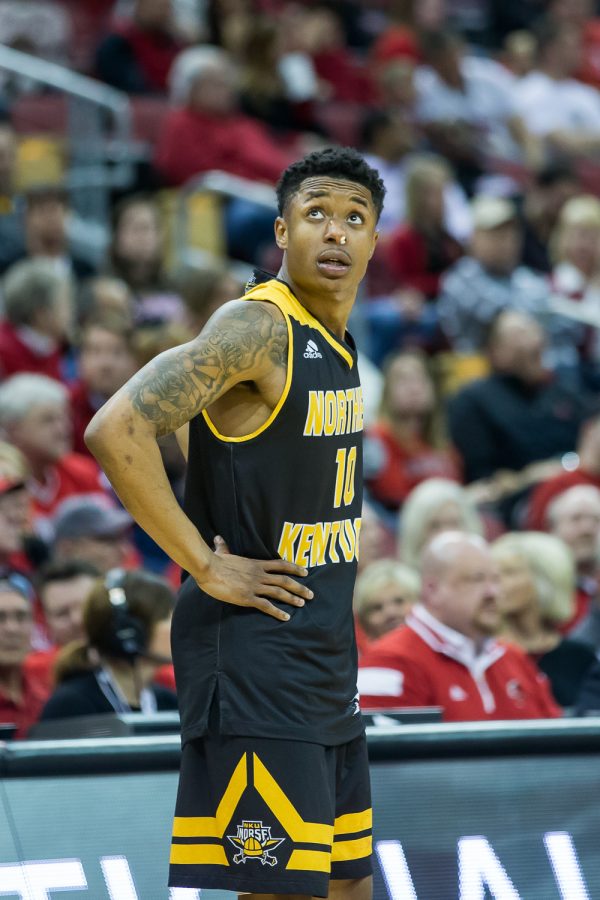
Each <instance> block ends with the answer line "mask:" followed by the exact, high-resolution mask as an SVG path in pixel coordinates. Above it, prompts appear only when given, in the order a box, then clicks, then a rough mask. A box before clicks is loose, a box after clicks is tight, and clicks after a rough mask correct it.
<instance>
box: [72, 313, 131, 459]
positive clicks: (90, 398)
mask: <svg viewBox="0 0 600 900" xmlns="http://www.w3.org/2000/svg"><path fill="white" fill-rule="evenodd" d="M78 370H79V378H78V379H77V381H75V382H73V383H72V384H71V385H70V386H69V394H70V400H71V418H72V423H73V449H74V450H75V452H76V453H86V454H87V453H88V449H87V447H86V445H85V441H84V440H83V433H84V431H85V429H86V428H87V426H88V424H89V422H90V421H91V419H92V416H94V414H95V413H96V412H97V410H99V409H100V407H101V406H102V405H103V404H104V403H106V401H107V400H108V399H109V398H110V397H112V395H113V394H114V393H115V391H117V390H118V389H119V388H120V387H121V386H122V385H123V384H125V382H126V381H127V380H128V379H129V378H131V376H132V375H133V374H134V372H135V370H136V365H135V357H134V355H133V349H132V329H131V323H130V322H129V321H128V320H127V319H123V318H122V317H121V316H120V315H118V314H116V313H114V314H113V315H110V314H106V313H105V314H104V315H96V316H95V317H89V318H88V319H87V321H86V322H85V324H84V325H83V327H82V329H81V332H80V341H79V359H78Z"/></svg>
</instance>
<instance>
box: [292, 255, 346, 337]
mask: <svg viewBox="0 0 600 900" xmlns="http://www.w3.org/2000/svg"><path fill="white" fill-rule="evenodd" d="M277 277H278V278H279V279H280V280H281V281H285V283H286V284H287V285H288V286H289V288H290V289H291V291H292V293H293V295H294V296H295V297H296V298H297V299H298V300H299V301H300V303H301V304H302V306H303V307H304V308H305V309H307V310H308V311H309V313H310V314H311V315H312V316H314V317H315V319H317V321H319V322H320V323H321V324H322V325H325V326H326V327H327V328H329V330H330V331H332V332H333V333H334V334H335V335H336V336H337V337H339V338H340V339H342V340H343V338H344V335H345V334H346V325H347V324H348V318H349V316H350V311H351V309H352V306H353V305H354V300H355V297H356V290H354V292H353V293H350V292H349V290H348V288H346V289H343V288H340V289H339V291H338V292H336V293H333V292H332V293H329V294H324V293H323V292H321V291H318V290H316V289H315V290H311V289H310V288H307V287H306V286H305V285H301V284H298V283H297V282H296V281H294V279H293V278H292V276H291V275H290V273H289V271H288V268H287V266H286V263H285V260H284V261H283V263H282V265H281V268H280V270H279V272H278V273H277Z"/></svg>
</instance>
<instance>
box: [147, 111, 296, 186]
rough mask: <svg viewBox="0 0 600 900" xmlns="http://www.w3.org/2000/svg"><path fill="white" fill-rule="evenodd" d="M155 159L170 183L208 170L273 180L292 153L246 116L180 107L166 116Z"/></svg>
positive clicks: (177, 182)
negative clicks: (225, 114)
mask: <svg viewBox="0 0 600 900" xmlns="http://www.w3.org/2000/svg"><path fill="white" fill-rule="evenodd" d="M155 162H156V167H157V168H158V169H159V170H160V171H161V172H162V174H163V175H164V176H165V178H166V179H167V180H168V181H169V182H170V183H171V184H174V185H180V184H184V183H185V182H186V181H188V180H189V179H190V178H192V177H193V176H194V175H198V174H200V173H201V172H208V171H210V170H211V169H220V170H221V171H223V172H229V173H230V174H231V175H238V176H239V177H241V178H249V179H251V180H252V181H266V182H270V183H272V184H274V183H275V182H276V181H277V179H278V178H279V176H280V175H281V173H282V171H283V169H285V168H286V167H287V166H288V165H289V163H290V162H291V158H290V156H289V155H288V154H287V153H283V152H282V151H281V150H280V149H279V147H278V145H277V144H276V142H275V141H274V140H273V139H272V138H271V136H270V135H269V133H268V131H267V130H266V128H264V126H263V125H261V124H260V122H256V121H254V120H253V119H251V118H249V117H248V116H244V115H242V114H239V113H234V114H232V115H229V116H210V115H207V114H205V113H197V112H192V111H191V110H189V109H187V108H182V109H176V110H173V112H172V113H171V114H170V115H169V116H167V119H166V121H165V124H164V127H163V131H162V135H161V138H160V139H159V142H158V147H157V151H156V159H155Z"/></svg>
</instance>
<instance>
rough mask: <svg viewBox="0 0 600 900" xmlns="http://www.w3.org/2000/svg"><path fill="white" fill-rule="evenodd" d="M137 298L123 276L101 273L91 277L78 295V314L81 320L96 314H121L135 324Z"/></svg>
mask: <svg viewBox="0 0 600 900" xmlns="http://www.w3.org/2000/svg"><path fill="white" fill-rule="evenodd" d="M134 307H135V300H134V298H133V295H132V293H131V291H130V289H129V286H128V285H127V284H126V283H125V281H123V280H122V279H121V278H111V277H110V276H108V275H99V276H98V277H96V278H89V279H88V280H87V281H86V282H84V284H83V285H82V286H81V289H80V290H79V292H78V295H77V316H78V320H79V321H80V322H84V321H85V320H86V319H87V318H90V317H92V318H93V317H95V316H104V314H105V313H108V315H114V314H115V313H116V314H117V315H118V316H121V317H122V318H123V319H127V320H128V321H129V322H131V323H132V324H133V317H134V312H135V309H134Z"/></svg>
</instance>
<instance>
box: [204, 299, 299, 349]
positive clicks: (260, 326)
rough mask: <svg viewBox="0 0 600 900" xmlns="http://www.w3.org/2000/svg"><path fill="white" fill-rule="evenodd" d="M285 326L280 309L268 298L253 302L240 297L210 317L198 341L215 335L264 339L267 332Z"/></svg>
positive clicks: (227, 303) (228, 302)
mask: <svg viewBox="0 0 600 900" xmlns="http://www.w3.org/2000/svg"><path fill="white" fill-rule="evenodd" d="M284 325H285V317H284V315H283V313H282V312H281V310H280V308H279V307H278V306H277V305H276V304H275V303H273V302H272V301H270V300H269V299H268V297H264V298H263V297H253V298H252V299H251V300H250V299H246V298H245V297H238V298H236V299H233V300H228V301H227V302H226V303H223V305H222V306H220V307H219V309H218V310H216V312H214V313H213V315H212V316H211V317H210V319H209V320H208V322H207V323H206V325H205V327H204V328H203V330H202V331H201V332H200V334H199V335H198V338H197V339H202V337H203V335H206V334H211V335H214V334H215V333H217V334H219V335H222V336H228V337H229V338H231V339H235V338H236V336H237V337H246V338H251V337H252V336H253V335H256V337H259V336H260V337H264V332H265V330H267V331H268V330H269V329H274V328H277V329H279V327H280V326H284Z"/></svg>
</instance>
